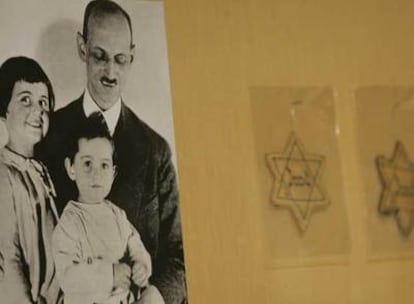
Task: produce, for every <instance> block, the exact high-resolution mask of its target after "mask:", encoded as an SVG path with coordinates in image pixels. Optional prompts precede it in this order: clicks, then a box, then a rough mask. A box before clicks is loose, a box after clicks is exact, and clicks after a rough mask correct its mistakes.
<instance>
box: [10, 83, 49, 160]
mask: <svg viewBox="0 0 414 304" xmlns="http://www.w3.org/2000/svg"><path fill="white" fill-rule="evenodd" d="M49 111H50V104H49V94H48V91H47V87H46V85H45V84H44V83H42V82H35V83H29V82H26V81H24V80H21V81H18V82H16V83H15V84H14V88H13V92H12V96H11V100H10V103H9V106H8V108H7V113H6V126H7V130H8V132H9V145H10V146H11V148H14V149H15V150H16V152H20V153H23V154H24V152H25V150H26V149H27V148H29V149H30V148H31V149H33V146H34V145H35V144H36V143H38V142H39V141H40V140H41V139H42V138H43V137H44V136H45V135H46V133H47V130H48V128H49ZM22 149H23V151H22ZM18 150H19V151H18Z"/></svg>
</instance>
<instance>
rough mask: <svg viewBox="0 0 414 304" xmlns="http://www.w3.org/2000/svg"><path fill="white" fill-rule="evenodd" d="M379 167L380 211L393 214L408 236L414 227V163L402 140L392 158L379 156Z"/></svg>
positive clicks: (401, 229) (402, 231)
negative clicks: (380, 184)
mask: <svg viewBox="0 0 414 304" xmlns="http://www.w3.org/2000/svg"><path fill="white" fill-rule="evenodd" d="M377 168H378V173H379V175H380V179H381V183H382V193H381V198H380V202H379V205H378V211H379V212H380V213H382V214H385V215H393V216H394V218H395V220H396V222H397V226H398V229H399V230H400V233H401V234H402V235H404V236H408V235H409V234H410V233H411V231H412V229H413V227H414V163H412V162H410V159H409V158H408V155H407V152H406V150H405V148H404V145H403V144H402V142H397V143H396V144H395V149H394V155H393V156H392V158H391V159H386V158H385V156H382V155H381V156H379V157H378V158H377Z"/></svg>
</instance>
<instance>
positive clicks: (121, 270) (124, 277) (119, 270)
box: [114, 263, 131, 291]
mask: <svg viewBox="0 0 414 304" xmlns="http://www.w3.org/2000/svg"><path fill="white" fill-rule="evenodd" d="M130 286H131V268H130V267H129V266H128V265H127V264H125V263H118V264H114V289H117V288H120V289H122V290H125V291H127V290H129V287H130Z"/></svg>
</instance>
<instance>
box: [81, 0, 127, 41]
mask: <svg viewBox="0 0 414 304" xmlns="http://www.w3.org/2000/svg"><path fill="white" fill-rule="evenodd" d="M116 14H121V15H122V16H124V17H125V19H126V20H127V22H128V26H129V30H130V33H131V44H132V40H133V39H132V37H133V36H132V24H131V18H130V17H129V15H128V13H127V12H126V11H125V10H124V9H123V8H122V7H121V6H120V5H119V4H117V3H115V2H113V1H110V0H93V1H91V2H89V3H88V5H87V6H86V9H85V15H84V16H83V32H82V34H83V39H85V42H86V41H87V40H88V26H89V19H90V18H91V17H96V16H103V15H116Z"/></svg>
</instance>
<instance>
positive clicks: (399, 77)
mask: <svg viewBox="0 0 414 304" xmlns="http://www.w3.org/2000/svg"><path fill="white" fill-rule="evenodd" d="M164 4H165V16H166V26H167V39H168V52H169V63H170V76H171V85H172V86H171V87H172V99H173V112H174V121H175V127H176V143H177V151H178V154H177V156H178V167H179V170H180V186H181V206H182V217H183V225H184V233H185V234H184V237H185V238H184V241H185V246H186V258H187V261H186V262H187V267H188V286H189V296H190V302H192V303H197V304H200V303H201V304H203V303H206V304H209V303H269V304H276V303H281V304H301V303H307V304H325V303H326V304H331V303H336V304H338V303H339V304H345V303H351V304H367V303H368V304H369V303H380V304H392V303H412V301H413V299H414V289H413V288H412V286H413V283H414V260H413V259H407V258H405V259H398V258H396V259H387V260H382V261H372V260H371V259H370V254H371V253H372V246H371V241H370V238H369V231H368V229H367V220H368V217H367V214H366V212H368V211H367V208H366V206H367V203H366V201H365V190H366V189H365V187H366V186H365V185H366V184H365V181H364V176H363V174H362V171H361V167H360V165H359V164H360V162H359V160H360V156H359V151H360V149H359V147H358V131H357V130H358V129H357V124H356V120H357V112H356V110H357V108H356V106H357V103H356V98H355V92H356V89H358V88H359V87H363V86H370V85H403V86H411V85H413V84H414V35H413V34H414V17H413V16H414V3H413V2H412V1H407V0H348V1H335V0H334V1H332V0H316V1H309V0H290V1H274V0H209V1H194V0H191V1H190V0H165V2H164ZM302 85H303V86H331V87H334V88H335V92H336V96H335V111H336V118H337V122H338V125H339V128H340V136H339V138H338V149H339V152H340V161H341V163H342V168H343V187H344V189H343V191H344V199H345V205H346V207H345V209H346V212H347V216H348V219H349V234H350V239H351V246H350V252H349V259H348V263H346V264H343V265H320V266H313V267H292V268H282V269H266V268H265V267H264V264H263V260H264V253H265V246H264V243H265V240H264V235H265V231H263V229H262V227H263V225H262V224H263V222H262V216H261V214H260V212H261V201H260V198H261V195H262V193H261V189H260V187H259V185H258V184H257V181H258V179H259V176H258V174H257V167H256V163H255V148H256V147H255V142H254V136H253V121H252V115H251V108H250V95H249V88H250V87H251V86H302ZM374 107H375V105H374ZM375 113H376V112H375V110H374V109H373V111H372V114H371V115H367V117H366V119H367V120H375V119H376V118H375V115H376V114H375ZM364 144H365V145H367V146H369V145H370V142H369V138H368V139H367V141H366V142H365V143H364ZM391 151H392V150H391V148H389V150H388V151H384V152H382V151H378V152H381V153H386V154H388V153H390V152H391ZM409 153H410V155H414V151H409ZM375 203H377V202H375ZM311 224H312V223H311ZM327 229H329V228H327ZM274 233H283V232H281V231H275V232H274ZM331 233H333V234H335V231H331ZM397 233H398V232H397ZM397 237H398V235H397ZM410 242H413V240H412V239H410Z"/></svg>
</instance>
